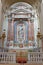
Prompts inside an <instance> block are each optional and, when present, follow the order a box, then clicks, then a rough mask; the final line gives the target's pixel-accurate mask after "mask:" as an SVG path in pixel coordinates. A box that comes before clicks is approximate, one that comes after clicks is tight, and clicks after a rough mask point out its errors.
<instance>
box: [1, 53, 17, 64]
mask: <svg viewBox="0 0 43 65" xmlns="http://www.w3.org/2000/svg"><path fill="white" fill-rule="evenodd" d="M15 62H16V53H9V52H0V63H15Z"/></svg>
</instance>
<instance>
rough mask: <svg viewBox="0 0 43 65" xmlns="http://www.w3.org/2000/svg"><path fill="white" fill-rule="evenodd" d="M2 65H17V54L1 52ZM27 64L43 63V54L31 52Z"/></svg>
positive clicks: (0, 61)
mask: <svg viewBox="0 0 43 65" xmlns="http://www.w3.org/2000/svg"><path fill="white" fill-rule="evenodd" d="M0 63H16V52H0ZM27 63H43V52H29V53H28V60H27Z"/></svg>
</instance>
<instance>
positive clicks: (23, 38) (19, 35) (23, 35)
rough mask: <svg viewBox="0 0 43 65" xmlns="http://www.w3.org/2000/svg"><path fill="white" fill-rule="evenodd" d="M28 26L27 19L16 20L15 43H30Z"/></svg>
mask: <svg viewBox="0 0 43 65" xmlns="http://www.w3.org/2000/svg"><path fill="white" fill-rule="evenodd" d="M28 28H29V27H28V22H27V21H15V22H14V43H19V44H22V43H28Z"/></svg>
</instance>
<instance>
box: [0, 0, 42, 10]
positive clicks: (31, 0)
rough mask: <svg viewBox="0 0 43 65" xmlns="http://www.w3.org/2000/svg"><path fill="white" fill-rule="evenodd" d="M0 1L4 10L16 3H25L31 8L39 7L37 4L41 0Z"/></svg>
mask: <svg viewBox="0 0 43 65" xmlns="http://www.w3.org/2000/svg"><path fill="white" fill-rule="evenodd" d="M1 1H2V4H3V9H4V10H6V9H7V8H9V7H10V6H11V5H12V4H14V3H17V2H26V3H29V4H30V5H32V6H35V7H36V8H37V6H38V5H39V3H40V2H41V0H1Z"/></svg>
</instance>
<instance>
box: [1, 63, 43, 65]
mask: <svg viewBox="0 0 43 65" xmlns="http://www.w3.org/2000/svg"><path fill="white" fill-rule="evenodd" d="M0 65H43V63H24V64H20V63H14V64H13V63H10V64H7V63H6V64H0Z"/></svg>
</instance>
